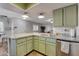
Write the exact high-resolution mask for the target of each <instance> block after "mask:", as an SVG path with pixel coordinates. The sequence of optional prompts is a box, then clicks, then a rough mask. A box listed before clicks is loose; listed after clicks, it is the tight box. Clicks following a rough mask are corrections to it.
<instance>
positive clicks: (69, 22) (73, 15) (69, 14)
mask: <svg viewBox="0 0 79 59" xmlns="http://www.w3.org/2000/svg"><path fill="white" fill-rule="evenodd" d="M77 13H78V11H77V5H72V6H68V7H65V8H64V26H65V27H75V26H77V22H78V17H77V16H78V15H77Z"/></svg>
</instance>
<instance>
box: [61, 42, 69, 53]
mask: <svg viewBox="0 0 79 59" xmlns="http://www.w3.org/2000/svg"><path fill="white" fill-rule="evenodd" d="M61 51H62V52H64V53H66V54H68V53H69V42H64V41H61Z"/></svg>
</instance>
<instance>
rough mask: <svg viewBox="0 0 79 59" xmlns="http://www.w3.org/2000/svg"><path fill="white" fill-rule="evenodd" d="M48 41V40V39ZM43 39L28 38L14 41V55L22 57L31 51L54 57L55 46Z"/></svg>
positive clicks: (36, 37)
mask: <svg viewBox="0 0 79 59" xmlns="http://www.w3.org/2000/svg"><path fill="white" fill-rule="evenodd" d="M48 39H49V40H50V38H48ZM49 40H46V38H45V37H39V36H29V37H25V38H21V39H17V40H16V55H17V56H24V55H26V54H28V53H29V52H30V51H32V50H33V49H34V50H36V51H39V52H41V53H43V54H45V55H48V56H55V55H56V44H55V43H51V41H50V42H48V41H49Z"/></svg>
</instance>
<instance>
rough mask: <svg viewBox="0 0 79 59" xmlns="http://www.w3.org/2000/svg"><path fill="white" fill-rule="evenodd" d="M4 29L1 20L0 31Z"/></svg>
mask: <svg viewBox="0 0 79 59" xmlns="http://www.w3.org/2000/svg"><path fill="white" fill-rule="evenodd" d="M3 31H4V24H3V22H0V32H3Z"/></svg>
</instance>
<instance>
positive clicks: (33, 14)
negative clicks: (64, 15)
mask: <svg viewBox="0 0 79 59" xmlns="http://www.w3.org/2000/svg"><path fill="white" fill-rule="evenodd" d="M72 4H73V3H40V4H37V3H35V4H33V5H31V7H29V8H25V9H23V8H21V7H17V6H16V5H15V4H12V3H2V4H1V3H0V7H2V8H4V9H7V10H10V11H12V12H16V13H17V14H20V15H22V14H23V13H24V12H25V11H27V12H28V15H29V16H30V18H29V19H28V21H32V22H37V23H43V24H50V22H47V21H46V20H48V19H50V18H53V10H55V9H58V8H62V7H65V6H69V5H72ZM23 5H25V4H23ZM41 12H43V13H44V15H45V18H44V19H38V18H37V16H38V15H39V13H41ZM17 17H20V16H17Z"/></svg>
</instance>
